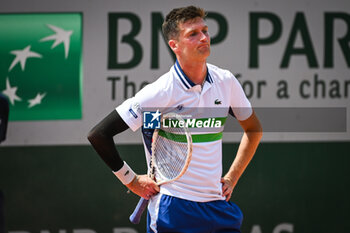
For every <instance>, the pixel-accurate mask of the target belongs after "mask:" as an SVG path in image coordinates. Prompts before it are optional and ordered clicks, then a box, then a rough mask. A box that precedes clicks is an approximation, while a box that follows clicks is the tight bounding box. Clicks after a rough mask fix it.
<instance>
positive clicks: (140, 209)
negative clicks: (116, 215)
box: [129, 197, 148, 224]
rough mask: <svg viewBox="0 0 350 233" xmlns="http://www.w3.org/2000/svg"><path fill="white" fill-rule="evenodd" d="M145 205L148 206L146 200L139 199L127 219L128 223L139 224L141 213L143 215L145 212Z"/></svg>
mask: <svg viewBox="0 0 350 233" xmlns="http://www.w3.org/2000/svg"><path fill="white" fill-rule="evenodd" d="M147 204H148V200H146V199H144V198H143V197H141V198H140V200H139V203H137V206H136V208H135V210H134V212H133V213H132V214H131V215H130V217H129V219H130V222H132V223H133V224H139V223H140V220H141V216H142V213H143V211H145V209H146V207H147Z"/></svg>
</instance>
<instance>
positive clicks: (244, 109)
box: [230, 74, 253, 121]
mask: <svg viewBox="0 0 350 233" xmlns="http://www.w3.org/2000/svg"><path fill="white" fill-rule="evenodd" d="M230 75H231V76H232V77H231V90H232V91H231V109H232V111H233V113H234V115H235V117H236V118H237V120H239V121H244V120H246V119H248V118H249V117H250V116H251V115H252V113H253V109H252V106H251V103H250V102H249V100H248V98H247V96H246V95H245V93H244V91H243V88H242V86H241V84H240V83H239V82H238V80H237V79H236V77H235V76H234V75H233V74H230Z"/></svg>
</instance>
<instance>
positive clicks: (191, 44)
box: [170, 17, 210, 61]
mask: <svg viewBox="0 0 350 233" xmlns="http://www.w3.org/2000/svg"><path fill="white" fill-rule="evenodd" d="M170 43H171V42H170ZM173 43H174V47H172V46H171V44H170V46H171V47H172V48H173V51H174V52H175V54H176V55H177V56H179V57H181V58H182V59H186V60H191V61H205V60H206V58H207V57H208V56H209V55H210V37H209V33H208V26H207V25H206V24H205V22H204V20H203V19H202V18H200V17H197V18H195V19H193V20H188V21H186V22H184V23H181V24H180V25H179V35H178V38H177V39H174V40H173Z"/></svg>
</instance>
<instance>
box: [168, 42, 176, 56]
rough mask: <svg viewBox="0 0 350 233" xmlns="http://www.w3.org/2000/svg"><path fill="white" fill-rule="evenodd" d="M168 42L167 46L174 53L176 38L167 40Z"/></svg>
mask: <svg viewBox="0 0 350 233" xmlns="http://www.w3.org/2000/svg"><path fill="white" fill-rule="evenodd" d="M168 44H169V47H170V48H171V50H173V52H174V53H176V50H177V41H176V40H169V41H168Z"/></svg>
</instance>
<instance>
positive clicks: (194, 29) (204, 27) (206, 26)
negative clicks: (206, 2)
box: [185, 25, 208, 34]
mask: <svg viewBox="0 0 350 233" xmlns="http://www.w3.org/2000/svg"><path fill="white" fill-rule="evenodd" d="M203 29H206V30H207V29H208V25H204V26H203V27H201V28H199V29H197V28H193V29H190V30H188V31H187V32H185V34H188V33H191V32H195V31H197V30H203Z"/></svg>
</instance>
